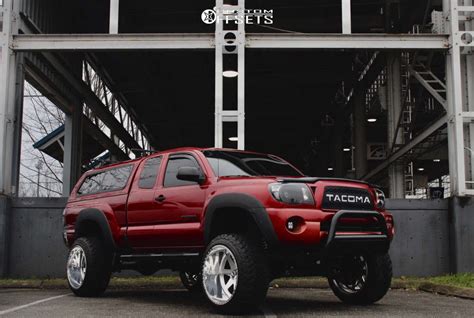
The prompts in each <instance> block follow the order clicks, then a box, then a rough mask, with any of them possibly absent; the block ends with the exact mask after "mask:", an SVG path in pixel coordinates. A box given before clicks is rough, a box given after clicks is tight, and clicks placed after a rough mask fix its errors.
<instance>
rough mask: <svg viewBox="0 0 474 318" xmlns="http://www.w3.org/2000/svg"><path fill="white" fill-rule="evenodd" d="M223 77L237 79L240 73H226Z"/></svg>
mask: <svg viewBox="0 0 474 318" xmlns="http://www.w3.org/2000/svg"><path fill="white" fill-rule="evenodd" d="M222 75H223V76H224V77H228V78H232V77H237V76H239V72H236V71H224V72H223V73H222Z"/></svg>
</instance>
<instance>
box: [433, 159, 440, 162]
mask: <svg viewBox="0 0 474 318" xmlns="http://www.w3.org/2000/svg"><path fill="white" fill-rule="evenodd" d="M433 162H441V159H433Z"/></svg>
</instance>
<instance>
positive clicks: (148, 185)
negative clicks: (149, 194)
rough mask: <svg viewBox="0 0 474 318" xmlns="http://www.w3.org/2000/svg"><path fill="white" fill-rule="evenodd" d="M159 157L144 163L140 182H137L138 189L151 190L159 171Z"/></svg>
mask: <svg viewBox="0 0 474 318" xmlns="http://www.w3.org/2000/svg"><path fill="white" fill-rule="evenodd" d="M160 165H161V157H155V158H150V159H148V160H147V161H145V164H144V165H143V170H142V173H141V174H140V180H139V181H138V187H139V188H142V189H153V187H154V186H155V183H156V177H157V176H158V171H159V170H160Z"/></svg>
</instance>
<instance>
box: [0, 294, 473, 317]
mask: <svg viewBox="0 0 474 318" xmlns="http://www.w3.org/2000/svg"><path fill="white" fill-rule="evenodd" d="M473 313H474V301H471V300H465V299H459V298H454V297H446V296H440V295H434V294H429V293H423V292H415V291H404V290H392V291H390V292H389V293H388V294H387V296H386V297H385V298H384V299H383V300H382V301H381V302H379V303H378V304H376V305H373V306H368V307H352V306H347V305H344V304H342V303H341V302H339V300H338V299H337V298H336V297H335V296H334V295H333V294H332V292H331V291H330V290H325V289H303V288H298V289H284V288H279V289H271V290H270V291H269V293H268V298H267V302H266V304H265V306H264V307H262V308H261V310H260V311H259V312H256V313H255V314H254V316H261V317H262V316H265V317H276V316H278V317H308V316H337V317H344V316H351V317H354V316H357V317H422V316H424V317H448V316H449V317H470V316H471V317H472V314H473ZM0 316H2V317H49V318H51V317H183V316H202V317H210V316H218V315H217V314H216V313H215V312H213V311H212V309H211V308H210V307H209V305H208V304H207V303H206V300H205V299H204V298H203V297H202V296H199V295H191V294H189V293H188V292H187V291H185V290H177V289H166V290H155V291H152V290H110V291H108V292H107V293H106V294H105V295H104V296H103V297H101V298H95V299H93V298H78V297H74V296H72V295H71V294H70V293H69V291H67V290H28V289H3V290H0Z"/></svg>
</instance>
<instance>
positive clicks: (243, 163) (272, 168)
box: [203, 150, 303, 177]
mask: <svg viewBox="0 0 474 318" xmlns="http://www.w3.org/2000/svg"><path fill="white" fill-rule="evenodd" d="M203 153H204V155H205V156H206V158H207V160H208V161H209V164H210V165H211V167H212V170H214V173H215V174H216V176H218V177H230V176H278V177H302V176H303V175H302V174H301V173H300V172H299V171H298V170H296V169H295V168H293V167H292V166H291V165H290V164H289V163H288V162H286V161H284V160H282V159H280V158H278V157H276V156H272V155H265V154H254V153H246V152H238V151H223V150H205V151H203Z"/></svg>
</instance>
